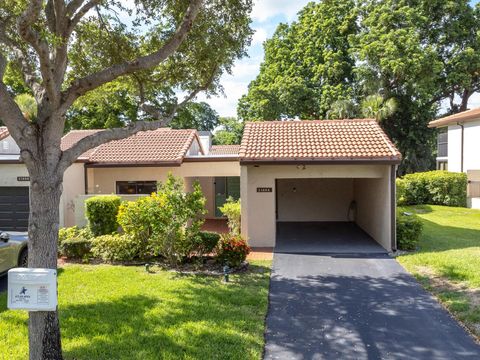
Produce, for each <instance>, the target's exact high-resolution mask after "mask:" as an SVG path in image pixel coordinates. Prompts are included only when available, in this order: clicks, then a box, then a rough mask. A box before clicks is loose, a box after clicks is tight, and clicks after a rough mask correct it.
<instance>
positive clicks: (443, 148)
mask: <svg viewBox="0 0 480 360" xmlns="http://www.w3.org/2000/svg"><path fill="white" fill-rule="evenodd" d="M447 156H448V130H447V129H446V128H444V129H441V130H440V132H439V133H438V137H437V157H447Z"/></svg>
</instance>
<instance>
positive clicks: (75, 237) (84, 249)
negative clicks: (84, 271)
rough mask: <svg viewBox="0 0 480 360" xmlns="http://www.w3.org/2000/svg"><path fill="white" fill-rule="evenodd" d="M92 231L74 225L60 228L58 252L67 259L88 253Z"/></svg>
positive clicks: (81, 257)
mask: <svg viewBox="0 0 480 360" xmlns="http://www.w3.org/2000/svg"><path fill="white" fill-rule="evenodd" d="M91 239H92V233H91V232H90V230H89V229H87V228H85V229H79V228H78V227H76V226H73V227H70V228H64V229H60V231H59V233H58V242H59V246H58V252H59V254H60V255H61V256H65V257H67V258H69V259H83V258H84V257H87V256H88V255H90V250H91Z"/></svg>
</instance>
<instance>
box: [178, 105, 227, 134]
mask: <svg viewBox="0 0 480 360" xmlns="http://www.w3.org/2000/svg"><path fill="white" fill-rule="evenodd" d="M218 122H219V117H218V114H217V112H216V111H215V110H213V109H212V108H211V107H210V105H208V104H207V103H206V102H199V103H196V102H191V103H188V104H187V105H185V106H184V107H183V108H182V109H179V111H178V113H177V115H176V116H175V118H174V119H173V120H172V122H171V124H170V125H171V126H172V128H174V129H197V130H199V131H213V130H214V129H215V128H216V127H217V126H218Z"/></svg>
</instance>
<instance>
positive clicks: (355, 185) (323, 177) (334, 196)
mask: <svg viewBox="0 0 480 360" xmlns="http://www.w3.org/2000/svg"><path fill="white" fill-rule="evenodd" d="M400 159H401V155H400V153H399V152H398V150H397V149H396V148H395V147H394V145H393V144H392V143H391V142H390V140H389V139H388V137H387V136H386V135H385V133H384V132H383V131H382V129H381V128H380V126H379V125H378V124H377V122H376V121H375V120H369V119H367V120H323V121H288V122H262V123H247V125H246V128H245V133H244V137H243V140H242V146H241V150H240V163H241V165H242V166H241V198H242V233H243V235H244V236H245V237H247V238H248V239H249V242H250V245H251V246H253V247H257V246H258V247H265V246H271V247H273V246H275V250H276V251H277V252H294V253H303V252H312V253H339V252H340V253H378V252H385V251H391V250H394V249H396V234H395V173H396V166H397V164H398V163H399V162H400Z"/></svg>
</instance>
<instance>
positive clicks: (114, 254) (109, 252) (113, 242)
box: [92, 234, 143, 262]
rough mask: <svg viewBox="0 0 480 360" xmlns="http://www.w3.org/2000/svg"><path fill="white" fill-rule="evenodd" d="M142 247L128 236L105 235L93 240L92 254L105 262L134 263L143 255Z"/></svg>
mask: <svg viewBox="0 0 480 360" xmlns="http://www.w3.org/2000/svg"><path fill="white" fill-rule="evenodd" d="M142 250H143V249H142V247H141V245H140V244H139V243H138V242H136V241H135V239H134V238H133V237H131V236H129V235H127V234H123V235H119V234H112V235H103V236H99V237H96V238H94V239H93V240H92V254H93V256H95V257H97V258H101V259H102V260H104V261H110V262H113V261H132V260H134V259H137V258H138V257H139V255H140V254H141V253H142Z"/></svg>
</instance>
